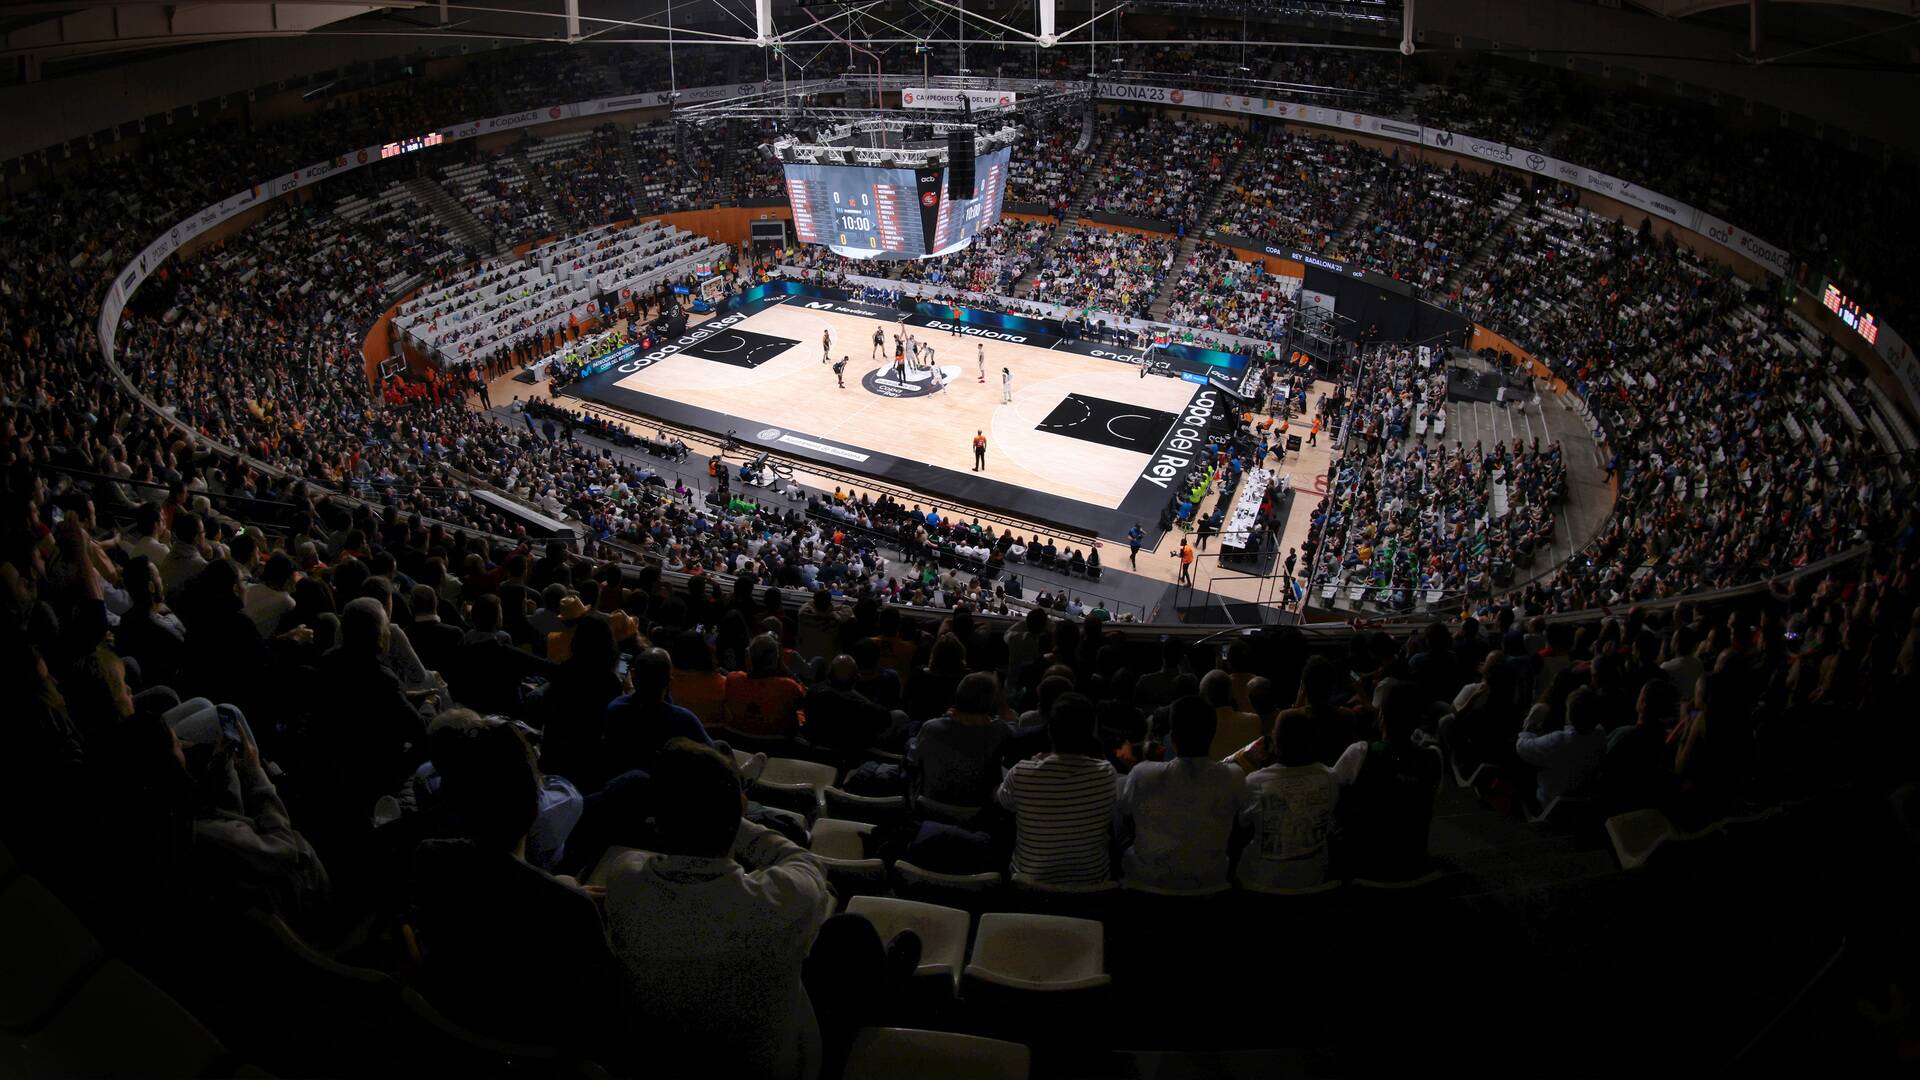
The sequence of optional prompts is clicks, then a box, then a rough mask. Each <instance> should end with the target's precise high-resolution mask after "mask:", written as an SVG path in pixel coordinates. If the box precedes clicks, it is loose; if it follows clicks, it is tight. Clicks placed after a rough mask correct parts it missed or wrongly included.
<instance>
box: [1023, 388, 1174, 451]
mask: <svg viewBox="0 0 1920 1080" xmlns="http://www.w3.org/2000/svg"><path fill="white" fill-rule="evenodd" d="M1176 419H1178V417H1176V416H1174V414H1172V413H1170V412H1162V411H1161V410H1159V409H1149V408H1147V407H1146V406H1144V405H1129V404H1126V403H1124V402H1119V401H1108V400H1107V399H1106V398H1097V397H1089V396H1087V395H1086V394H1068V395H1067V396H1066V397H1065V398H1063V399H1062V400H1061V402H1060V404H1058V405H1056V406H1054V407H1053V411H1052V412H1050V413H1048V414H1047V418H1046V419H1045V420H1042V421H1040V422H1039V423H1038V424H1036V425H1034V427H1035V429H1036V430H1039V431H1046V432H1051V433H1052V434H1055V435H1065V436H1066V437H1067V438H1069V439H1080V440H1083V441H1085V442H1090V443H1097V444H1099V445H1100V446H1111V447H1114V448H1116V449H1120V450H1138V451H1139V452H1140V453H1142V454H1151V453H1153V451H1154V449H1155V448H1156V447H1158V446H1159V445H1160V438H1161V436H1163V435H1165V434H1166V433H1167V429H1169V428H1171V427H1173V423H1174V421H1175V420H1176Z"/></svg>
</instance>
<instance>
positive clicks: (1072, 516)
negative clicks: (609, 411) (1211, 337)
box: [562, 296, 1233, 540]
mask: <svg viewBox="0 0 1920 1080" xmlns="http://www.w3.org/2000/svg"><path fill="white" fill-rule="evenodd" d="M900 319H901V315H900V313H899V312H897V311H893V310H892V309H888V308H884V307H874V306H870V305H864V304H859V303H856V302H851V301H839V300H821V299H817V298H813V297H806V296H790V297H786V298H785V299H784V302H780V303H776V304H774V305H772V306H770V307H768V308H766V309H764V310H762V311H759V312H757V313H751V314H749V313H735V314H730V315H725V316H721V317H718V318H715V319H712V320H709V321H708V322H706V323H704V324H701V325H698V326H694V327H690V328H689V329H688V331H687V332H686V333H685V334H683V335H680V336H679V337H677V338H674V339H672V340H670V341H668V342H666V343H664V344H663V346H662V347H661V348H658V349H656V350H654V351H653V352H650V353H646V354H644V355H641V356H637V357H635V358H634V359H633V360H631V361H629V362H627V363H624V364H620V365H618V366H616V367H614V368H613V369H611V370H609V371H607V372H604V373H602V374H600V375H596V376H593V377H591V378H589V379H586V380H583V381H582V382H580V383H576V384H574V385H573V386H570V387H568V388H567V389H566V390H564V391H562V393H563V394H567V395H575V396H579V397H584V398H588V399H590V400H595V401H598V402H600V403H602V404H605V405H607V406H610V407H612V408H614V409H617V410H620V411H622V412H626V413H632V414H637V415H639V416H645V417H656V418H658V419H660V420H663V421H665V422H667V423H670V424H675V425H677V426H683V427H689V428H693V429H695V430H698V431H705V432H710V433H713V434H716V435H725V434H727V433H728V432H732V433H733V434H734V436H735V438H736V439H737V440H738V441H739V442H740V443H742V444H744V445H747V446H759V447H762V448H765V449H767V450H770V451H774V452H776V453H779V454H781V455H783V456H786V457H790V458H797V459H800V460H802V461H804V462H810V463H814V464H817V465H820V466H823V467H828V468H832V469H835V470H838V471H844V472H848V473H855V474H859V475H862V476H867V477H872V478H874V479H877V480H881V481H885V482H888V483H891V484H895V485H899V486H903V487H907V488H910V489H912V490H914V491H917V492H922V493H924V494H925V495H926V496H927V499H928V501H931V502H934V503H936V504H938V503H939V502H941V501H942V500H945V501H948V502H951V503H954V504H958V505H960V506H971V507H978V508H980V509H982V510H989V511H995V512H1000V513H1005V514H1009V515H1011V516H1016V517H1019V518H1022V519H1025V520H1029V521H1033V522H1036V523H1038V524H1041V525H1051V526H1054V527H1056V528H1060V529H1064V530H1070V531H1074V532H1080V533H1088V534H1095V535H1100V536H1103V537H1106V538H1107V539H1109V540H1112V539H1115V538H1118V537H1121V536H1123V535H1124V534H1125V533H1126V531H1127V529H1128V528H1130V527H1131V526H1132V525H1133V524H1134V523H1135V522H1139V523H1140V524H1141V525H1142V527H1143V528H1145V529H1148V530H1152V529H1153V527H1154V524H1155V521H1156V519H1157V518H1158V517H1159V514H1160V510H1161V508H1162V507H1164V506H1165V505H1166V504H1167V501H1168V499H1169V498H1170V496H1171V495H1172V494H1173V493H1174V492H1175V491H1177V490H1179V488H1180V484H1181V481H1182V480H1183V479H1184V478H1185V476H1186V474H1187V471H1188V469H1189V468H1191V467H1192V466H1194V465H1195V464H1197V463H1198V461H1199V451H1200V449H1201V446H1202V444H1203V442H1204V431H1205V428H1206V424H1207V422H1208V421H1209V420H1211V419H1213V418H1214V417H1215V416H1216V415H1219V414H1221V413H1223V412H1226V411H1230V410H1231V409H1232V408H1233V405H1232V399H1231V398H1230V397H1229V396H1228V395H1227V394H1226V393H1224V392H1223V391H1222V390H1220V389H1219V388H1218V387H1216V386H1211V385H1207V384H1205V383H1204V382H1197V381H1190V380H1191V378H1197V377H1190V378H1187V379H1183V378H1172V377H1167V376H1164V375H1160V374H1149V375H1147V376H1146V377H1144V378H1143V377H1142V376H1141V369H1140V367H1139V366H1138V364H1137V363H1131V362H1128V361H1130V360H1132V359H1133V358H1134V357H1135V356H1137V353H1135V352H1133V351H1131V350H1124V349H1118V348H1112V347H1106V348H1100V347H1094V346H1090V345H1087V344H1086V343H1083V342H1077V341H1076V342H1066V341H1062V340H1061V339H1057V338H1052V337H1048V336H1046V335H1041V334H1037V333H1032V334H1028V333H1019V332H1011V331H1000V330H987V329H984V328H981V327H969V326H960V325H958V324H950V323H943V322H940V321H938V320H929V319H927V318H925V317H924V316H921V317H909V318H908V319H907V322H906V323H905V324H904V325H903V324H902V323H901V321H900ZM916 319H917V320H918V321H919V322H920V323H932V325H915V322H916ZM876 329H880V330H882V331H883V332H884V333H885V335H886V343H885V345H884V347H883V349H882V351H881V354H876V352H875V346H874V342H873V335H874V331H875V330H876ZM904 333H911V334H912V335H913V336H914V338H915V340H917V341H918V342H920V343H921V344H922V346H923V347H924V346H930V347H931V348H932V349H933V351H934V352H933V356H934V360H933V365H932V366H931V367H929V366H921V367H910V369H909V370H908V371H906V372H905V373H904V375H903V373H902V372H901V370H900V368H899V367H897V366H896V365H895V363H894V359H893V352H894V342H893V339H894V335H896V334H904ZM823 335H825V336H826V338H827V340H828V341H829V342H830V343H831V354H832V356H833V358H834V359H835V360H839V359H841V358H842V357H845V358H846V359H847V364H846V369H845V372H844V383H845V385H844V386H842V385H841V380H839V379H836V377H835V375H834V372H833V369H832V367H831V366H829V365H828V364H826V363H825V362H824V361H823V358H822V351H821V340H822V336H823ZM933 367H937V368H938V370H939V377H938V379H936V378H935V377H934V373H933V370H932V368H933ZM983 368H984V373H985V376H984V381H982V370H983ZM1003 368H1004V369H1007V371H1009V372H1010V373H1011V376H1012V386H1011V397H1012V400H1011V401H1010V402H1009V401H1005V400H1003V398H1004V396H1005V395H1004V394H1003V387H1002V383H1001V370H1002V369H1003ZM976 432H979V433H982V434H984V435H985V436H986V439H987V456H986V469H985V471H984V472H980V471H975V469H974V457H973V439H974V436H975V433H976Z"/></svg>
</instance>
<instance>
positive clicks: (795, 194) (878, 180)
mask: <svg viewBox="0 0 1920 1080" xmlns="http://www.w3.org/2000/svg"><path fill="white" fill-rule="evenodd" d="M1011 154H1012V148H1011V147H1001V148H1000V149H998V150H995V151H994V152H992V153H990V154H987V155H985V156H984V157H981V158H978V159H976V162H975V164H974V188H973V192H972V193H971V195H969V196H968V197H966V198H954V197H953V194H952V193H951V192H949V191H948V190H947V169H946V167H945V166H940V167H937V168H928V169H883V168H875V167H872V166H866V165H788V166H786V173H787V200H788V202H789V203H790V204H791V205H792V206H793V231H794V233H795V235H797V236H798V237H799V238H800V242H801V243H803V244H825V245H826V246H828V247H829V248H832V249H833V250H834V251H835V252H836V253H838V254H841V255H845V256H847V257H848V258H852V259H920V258H925V257H927V256H929V255H944V254H946V253H947V252H950V251H957V250H959V249H960V248H963V247H965V246H966V245H967V243H968V242H969V241H971V240H972V239H973V238H974V236H976V235H978V234H979V232H980V230H981V229H985V228H988V227H989V226H991V225H993V223H994V222H997V221H999V220H1000V209H1001V207H1002V206H1003V205H1005V203H1006V197H1007V161H1008V159H1009V157H1010V156H1011Z"/></svg>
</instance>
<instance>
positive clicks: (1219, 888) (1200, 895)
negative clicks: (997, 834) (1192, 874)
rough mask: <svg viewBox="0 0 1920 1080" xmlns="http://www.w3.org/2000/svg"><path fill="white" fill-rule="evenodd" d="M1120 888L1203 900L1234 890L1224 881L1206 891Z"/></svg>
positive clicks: (1124, 885) (1126, 885)
mask: <svg viewBox="0 0 1920 1080" xmlns="http://www.w3.org/2000/svg"><path fill="white" fill-rule="evenodd" d="M1023 887H1024V886H1023ZM1120 888H1121V890H1122V891H1123V892H1129V893H1137V894H1139V895H1141V896H1159V897H1170V898H1177V899H1193V900H1203V899H1205V898H1207V897H1209V896H1220V895H1223V894H1225V893H1227V892H1228V891H1230V890H1231V889H1232V888H1233V883H1232V882H1228V881H1223V882H1221V883H1220V884H1218V885H1210V886H1208V887H1206V888H1204V889H1163V888H1160V887H1159V886H1155V885H1145V884H1142V883H1140V882H1137V881H1122V882H1121V883H1120Z"/></svg>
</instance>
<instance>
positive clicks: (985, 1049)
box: [841, 1028, 1032, 1080]
mask: <svg viewBox="0 0 1920 1080" xmlns="http://www.w3.org/2000/svg"><path fill="white" fill-rule="evenodd" d="M1031 1067H1032V1053H1031V1052H1030V1051H1029V1050H1028V1049H1027V1048H1026V1047H1025V1046H1023V1045H1021V1044H1020V1043H1016V1042H1005V1041H1003V1040H1000V1039H985V1038H981V1037H980V1036H978V1035H957V1034H955V1033H953V1032H950V1031H919V1030H916V1029H914V1028H862V1029H861V1031H860V1033H859V1034H858V1035H856V1036H854V1040H853V1049H852V1051H851V1052H849V1053H848V1055H847V1068H846V1071H845V1072H844V1073H842V1074H841V1075H842V1077H843V1078H844V1080H902V1078H907V1077H911V1078H913V1080H1027V1076H1028V1072H1029V1070H1030V1069H1031Z"/></svg>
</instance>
